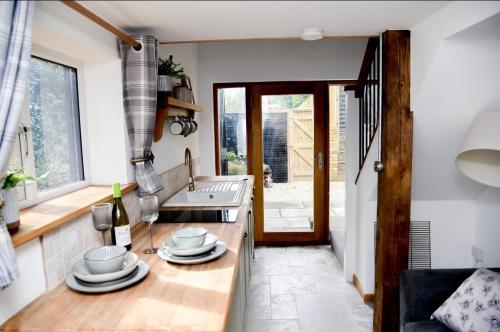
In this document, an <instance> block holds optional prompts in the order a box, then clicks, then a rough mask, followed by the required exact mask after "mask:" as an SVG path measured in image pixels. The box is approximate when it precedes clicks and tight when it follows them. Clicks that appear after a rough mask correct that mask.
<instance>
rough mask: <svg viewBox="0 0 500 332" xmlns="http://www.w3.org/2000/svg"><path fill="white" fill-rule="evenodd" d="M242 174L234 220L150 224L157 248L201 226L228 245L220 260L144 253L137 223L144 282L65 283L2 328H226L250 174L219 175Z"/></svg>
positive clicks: (144, 234)
mask: <svg viewBox="0 0 500 332" xmlns="http://www.w3.org/2000/svg"><path fill="white" fill-rule="evenodd" d="M243 178H248V181H247V185H246V186H245V193H244V195H243V199H242V204H241V205H240V208H239V213H238V218H237V221H236V223H198V224H195V223H193V224H191V223H189V224H168V223H157V224H155V225H154V226H153V227H154V228H153V234H154V237H153V239H154V243H155V245H156V246H159V245H161V242H162V241H163V239H165V238H166V236H167V235H168V234H170V233H171V232H172V231H173V230H175V229H177V228H178V227H182V226H185V225H189V226H202V227H205V228H207V229H208V231H209V232H210V233H212V234H215V235H216V236H218V238H219V239H220V240H221V241H224V242H225V243H227V245H228V251H227V252H226V253H225V254H224V255H223V256H222V257H220V258H219V259H217V260H215V261H212V262H209V263H206V264H200V265H175V264H169V263H167V262H165V261H163V260H161V259H160V258H159V257H158V256H156V255H146V254H143V253H142V251H143V250H144V249H145V248H147V247H148V246H149V237H148V231H147V227H146V225H145V224H143V223H140V224H138V225H136V226H135V227H134V228H133V229H132V239H133V251H134V252H136V253H137V254H138V255H139V257H140V259H142V260H144V261H145V262H147V263H148V264H149V267H150V272H149V275H148V276H147V277H146V278H145V279H144V280H142V282H140V283H138V284H136V285H135V286H132V287H130V288H127V289H124V290H120V291H116V292H112V293H106V294H100V295H92V294H83V293H78V292H75V291H72V290H70V289H69V288H67V287H66V284H64V283H63V284H61V285H59V286H57V287H56V288H55V289H54V290H52V291H50V292H48V293H45V294H44V295H42V296H41V297H40V298H38V299H37V300H35V301H34V302H33V303H31V304H30V305H28V306H27V307H26V308H24V309H23V310H21V311H20V312H18V313H17V314H16V315H15V316H13V317H12V318H11V319H9V320H8V321H7V322H6V323H5V324H4V325H3V326H2V327H0V330H3V331H34V330H36V331H62V330H65V331H68V330H86V331H88V330H93V331H95V330H113V331H125V330H127V331H131V330H133V331H224V330H225V329H226V327H227V324H228V319H229V316H230V310H231V303H232V297H233V292H234V289H235V282H236V276H237V271H238V263H239V261H238V260H239V252H240V249H241V245H242V242H243V236H244V233H245V232H246V221H247V210H248V208H249V204H250V200H251V197H252V191H253V182H254V178H253V176H244V177H223V179H224V180H228V179H229V180H241V179H243ZM221 179H222V178H221V177H200V178H197V179H196V180H221ZM186 209H189V208H186Z"/></svg>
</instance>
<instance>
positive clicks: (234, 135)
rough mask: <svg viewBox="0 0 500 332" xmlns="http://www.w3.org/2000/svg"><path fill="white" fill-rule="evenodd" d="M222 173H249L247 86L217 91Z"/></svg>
mask: <svg viewBox="0 0 500 332" xmlns="http://www.w3.org/2000/svg"><path fill="white" fill-rule="evenodd" d="M217 102H218V104H217V109H218V112H219V140H220V142H219V151H220V162H221V165H220V169H221V175H244V174H247V121H246V105H245V88H224V89H219V90H218V92H217Z"/></svg>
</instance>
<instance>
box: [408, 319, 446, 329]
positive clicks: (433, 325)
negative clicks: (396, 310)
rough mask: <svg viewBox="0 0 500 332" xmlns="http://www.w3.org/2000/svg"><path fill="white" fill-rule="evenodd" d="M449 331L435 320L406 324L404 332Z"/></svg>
mask: <svg viewBox="0 0 500 332" xmlns="http://www.w3.org/2000/svg"><path fill="white" fill-rule="evenodd" d="M450 331H451V330H450V329H449V328H447V327H446V326H444V325H443V324H441V323H440V322H438V321H435V320H422V321H417V322H410V323H406V324H405V326H404V332H450Z"/></svg>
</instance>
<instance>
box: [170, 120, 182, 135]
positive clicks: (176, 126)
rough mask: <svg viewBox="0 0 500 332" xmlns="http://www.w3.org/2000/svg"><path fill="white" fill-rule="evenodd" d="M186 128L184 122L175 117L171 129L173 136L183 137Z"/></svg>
mask: <svg viewBox="0 0 500 332" xmlns="http://www.w3.org/2000/svg"><path fill="white" fill-rule="evenodd" d="M184 127H185V126H184V124H183V122H182V121H181V120H179V118H178V117H175V120H174V121H172V122H171V123H170V126H169V129H170V132H171V133H172V134H174V135H181V134H183V132H184Z"/></svg>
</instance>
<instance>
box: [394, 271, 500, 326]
mask: <svg viewBox="0 0 500 332" xmlns="http://www.w3.org/2000/svg"><path fill="white" fill-rule="evenodd" d="M475 270H476V269H441V270H406V271H403V272H402V273H401V278H400V286H399V315H400V316H399V328H400V331H401V332H417V331H418V332H420V331H422V332H423V331H425V332H449V331H451V330H450V329H448V328H447V327H445V326H444V325H442V324H441V323H439V322H437V321H434V320H430V317H431V315H432V313H433V312H434V311H435V310H436V309H437V308H439V306H440V305H441V304H442V303H443V302H444V301H445V300H446V299H447V298H448V297H450V296H451V294H453V292H454V291H455V290H456V289H457V288H458V286H460V285H461V284H462V282H463V281H464V280H465V279H467V278H468V277H470V275H471V274H472V273H473V272H474V271H475ZM490 270H493V271H496V272H500V268H491V269H490Z"/></svg>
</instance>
